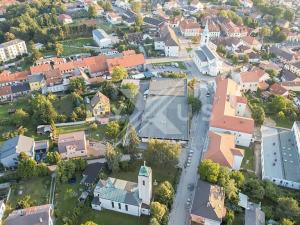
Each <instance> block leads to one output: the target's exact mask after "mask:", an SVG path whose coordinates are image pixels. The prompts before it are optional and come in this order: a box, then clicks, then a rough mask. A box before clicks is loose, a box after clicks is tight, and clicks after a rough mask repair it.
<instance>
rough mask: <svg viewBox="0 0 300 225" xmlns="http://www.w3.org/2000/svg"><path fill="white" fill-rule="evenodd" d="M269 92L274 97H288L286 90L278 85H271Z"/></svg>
mask: <svg viewBox="0 0 300 225" xmlns="http://www.w3.org/2000/svg"><path fill="white" fill-rule="evenodd" d="M270 92H271V93H272V94H274V95H288V90H287V89H286V88H285V87H283V86H282V85H280V84H278V83H275V84H272V85H271V87H270Z"/></svg>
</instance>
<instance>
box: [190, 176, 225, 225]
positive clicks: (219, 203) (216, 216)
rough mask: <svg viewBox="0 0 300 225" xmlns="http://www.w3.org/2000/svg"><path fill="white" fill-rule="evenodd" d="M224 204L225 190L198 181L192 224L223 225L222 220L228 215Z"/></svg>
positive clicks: (191, 218)
mask: <svg viewBox="0 0 300 225" xmlns="http://www.w3.org/2000/svg"><path fill="white" fill-rule="evenodd" d="M224 202H225V192H224V190H223V188H221V187H220V186H218V185H213V184H209V183H207V182H204V181H202V180H198V182H197V186H196V191H195V195H194V200H193V204H192V209H191V212H190V218H189V220H190V224H193V225H204V224H213V225H221V223H222V219H223V218H224V217H225V215H226V207H225V205H224Z"/></svg>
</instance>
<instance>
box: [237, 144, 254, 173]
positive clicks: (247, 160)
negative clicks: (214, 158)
mask: <svg viewBox="0 0 300 225" xmlns="http://www.w3.org/2000/svg"><path fill="white" fill-rule="evenodd" d="M238 148H241V149H244V150H245V155H244V159H243V161H242V165H241V168H243V169H246V170H252V171H254V149H253V148H247V147H242V146H238Z"/></svg>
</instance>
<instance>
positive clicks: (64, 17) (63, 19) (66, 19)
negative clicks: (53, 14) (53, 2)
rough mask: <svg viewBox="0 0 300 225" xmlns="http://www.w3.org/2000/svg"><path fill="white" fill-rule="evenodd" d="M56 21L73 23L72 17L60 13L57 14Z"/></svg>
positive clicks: (64, 23)
mask: <svg viewBox="0 0 300 225" xmlns="http://www.w3.org/2000/svg"><path fill="white" fill-rule="evenodd" d="M58 21H59V22H61V23H62V24H63V25H66V24H70V23H73V19H72V17H71V16H70V15H67V14H60V15H59V16H58Z"/></svg>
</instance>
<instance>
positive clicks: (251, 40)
mask: <svg viewBox="0 0 300 225" xmlns="http://www.w3.org/2000/svg"><path fill="white" fill-rule="evenodd" d="M242 40H243V42H244V44H245V45H247V46H248V47H250V48H253V49H256V50H261V47H262V44H261V43H260V42H259V41H258V40H257V39H256V38H255V37H252V36H245V37H242Z"/></svg>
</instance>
